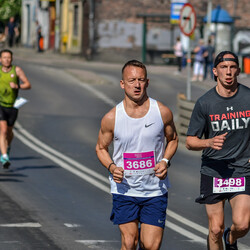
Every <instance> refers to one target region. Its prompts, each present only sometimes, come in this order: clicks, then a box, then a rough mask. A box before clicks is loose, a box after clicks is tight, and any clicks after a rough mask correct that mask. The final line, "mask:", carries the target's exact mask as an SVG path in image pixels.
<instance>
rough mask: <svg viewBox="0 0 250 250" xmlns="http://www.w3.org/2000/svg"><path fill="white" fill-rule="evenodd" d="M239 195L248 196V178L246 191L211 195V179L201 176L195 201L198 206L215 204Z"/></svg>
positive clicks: (249, 184) (249, 181) (247, 178)
mask: <svg viewBox="0 0 250 250" xmlns="http://www.w3.org/2000/svg"><path fill="white" fill-rule="evenodd" d="M239 194H248V195H250V176H247V177H246V189H245V191H241V192H233V193H220V194H217V193H215V194H214V193H213V177H212V176H208V175H204V174H201V181H200V196H199V197H198V198H197V199H196V200H195V201H196V202H197V203H200V204H216V203H218V202H220V201H223V200H228V201H230V200H231V199H232V198H234V197H235V196H237V195H239Z"/></svg>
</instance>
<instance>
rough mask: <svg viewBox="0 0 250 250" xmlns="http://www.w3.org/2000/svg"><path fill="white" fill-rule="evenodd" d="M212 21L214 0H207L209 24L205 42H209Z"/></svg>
mask: <svg viewBox="0 0 250 250" xmlns="http://www.w3.org/2000/svg"><path fill="white" fill-rule="evenodd" d="M211 23H212V0H208V1H207V25H206V33H205V42H206V43H207V42H208V38H209V35H210V32H211Z"/></svg>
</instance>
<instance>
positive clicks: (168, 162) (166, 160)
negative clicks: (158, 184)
mask: <svg viewBox="0 0 250 250" xmlns="http://www.w3.org/2000/svg"><path fill="white" fill-rule="evenodd" d="M161 160H162V161H165V162H166V163H167V167H168V168H169V167H170V166H171V164H170V160H168V159H167V158H162V159H161Z"/></svg>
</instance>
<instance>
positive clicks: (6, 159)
mask: <svg viewBox="0 0 250 250" xmlns="http://www.w3.org/2000/svg"><path fill="white" fill-rule="evenodd" d="M0 160H1V163H2V166H3V168H6V169H8V168H9V166H10V160H9V157H3V156H2V155H1V159H0Z"/></svg>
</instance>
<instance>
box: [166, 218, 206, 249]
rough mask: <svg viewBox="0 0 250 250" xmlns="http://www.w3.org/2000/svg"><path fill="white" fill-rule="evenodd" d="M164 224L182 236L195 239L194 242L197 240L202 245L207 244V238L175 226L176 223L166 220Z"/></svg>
mask: <svg viewBox="0 0 250 250" xmlns="http://www.w3.org/2000/svg"><path fill="white" fill-rule="evenodd" d="M166 226H167V227H168V228H170V229H172V230H174V231H175V232H177V233H179V234H182V235H183V236H185V237H187V238H189V239H191V240H193V241H195V242H199V243H202V244H204V245H206V244H207V240H205V239H204V238H201V237H200V236H197V235H195V234H193V233H191V232H189V231H188V230H186V229H184V228H182V227H179V226H177V225H176V224H174V223H172V222H170V221H167V222H166Z"/></svg>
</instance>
